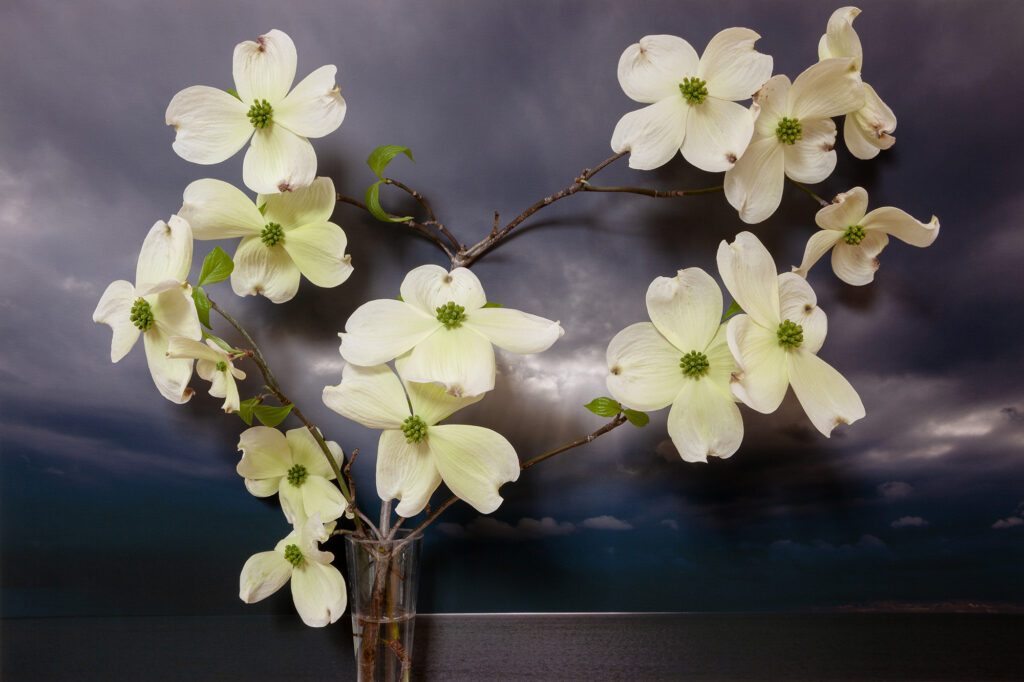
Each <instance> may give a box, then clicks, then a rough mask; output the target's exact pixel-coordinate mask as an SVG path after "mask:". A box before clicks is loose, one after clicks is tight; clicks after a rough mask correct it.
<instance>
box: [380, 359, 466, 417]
mask: <svg viewBox="0 0 1024 682" xmlns="http://www.w3.org/2000/svg"><path fill="white" fill-rule="evenodd" d="M408 358H409V356H404V357H402V358H399V359H398V360H397V361H396V362H395V365H396V367H397V369H398V374H399V375H400V376H401V375H402V374H403V372H404V371H405V363H406V362H407V361H408ZM405 389H406V390H407V391H408V392H409V403H410V404H411V405H412V412H413V414H415V415H417V416H419V418H420V419H422V420H423V422H424V423H425V424H426V425H427V426H433V425H434V424H436V423H438V422H439V421H444V420H445V419H447V418H448V417H450V416H451V415H452V414H454V413H455V412H456V411H458V410H461V409H462V408H463V407H466V406H467V405H472V404H473V403H476V402H479V401H480V400H482V399H483V397H484V394H483V393H481V394H479V395H471V396H455V395H451V394H450V393H448V392H447V391H446V390H445V389H444V386H441V385H439V384H422V383H417V382H415V381H408V382H406V384H405Z"/></svg>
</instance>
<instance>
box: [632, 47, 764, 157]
mask: <svg viewBox="0 0 1024 682" xmlns="http://www.w3.org/2000/svg"><path fill="white" fill-rule="evenodd" d="M760 37H761V36H759V35H758V34H756V33H754V32H753V31H751V30H750V29H747V28H727V29H725V30H724V31H720V32H719V33H718V34H716V35H715V36H714V37H713V38H712V39H711V41H710V42H709V43H708V46H707V48H705V50H704V54H703V55H702V56H701V57H700V58H699V59H698V57H697V52H696V51H695V50H694V49H693V48H692V47H691V46H690V44H689V43H688V42H686V41H685V40H683V39H682V38H677V37H676V36H669V35H653V36H645V37H644V38H641V40H640V42H639V43H634V44H633V45H630V46H629V47H627V48H626V51H625V52H623V53H622V56H621V57H620V58H619V85H621V86H622V89H623V91H624V92H625V93H626V94H627V95H628V96H629V97H630V98H631V99H633V100H635V101H637V102H642V103H644V104H648V105H649V106H646V107H644V108H643V109H639V110H637V111H633V112H630V113H628V114H626V115H625V116H623V117H622V118H621V119H620V120H619V122H618V124H617V125H616V126H615V131H614V132H613V133H612V149H613V150H614V151H616V152H624V151H627V150H628V151H629V152H630V155H629V166H630V168H639V169H642V170H650V169H652V168H657V167H658V166H661V165H664V164H665V163H668V161H670V160H671V159H672V157H673V156H675V154H676V152H680V153H682V155H683V158H685V159H686V160H687V161H688V162H690V163H691V164H693V165H694V166H696V167H697V168H700V169H702V170H705V171H709V172H718V171H724V170H728V169H729V168H732V166H733V164H734V163H735V162H736V159H738V158H740V156H742V154H743V151H744V150H745V149H746V148H747V143H748V142H750V137H751V135H752V134H753V132H754V118H755V116H756V110H755V111H754V112H752V111H751V110H749V109H747V108H746V107H744V106H742V105H740V104H737V103H736V102H738V101H740V100H745V99H749V98H750V97H751V96H752V95H753V94H754V93H755V92H756V91H757V90H758V88H760V87H761V86H762V85H764V83H765V81H767V80H768V78H769V76H771V74H772V58H771V57H769V56H768V55H765V54H761V53H760V52H757V51H755V50H754V43H755V42H756V41H757V39H758V38H760Z"/></svg>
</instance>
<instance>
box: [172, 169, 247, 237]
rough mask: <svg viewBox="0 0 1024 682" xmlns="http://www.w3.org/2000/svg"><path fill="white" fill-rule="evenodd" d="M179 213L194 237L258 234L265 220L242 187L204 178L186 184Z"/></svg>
mask: <svg viewBox="0 0 1024 682" xmlns="http://www.w3.org/2000/svg"><path fill="white" fill-rule="evenodd" d="M182 198H183V200H184V203H183V204H182V206H181V210H180V211H179V212H178V214H179V215H180V216H181V217H182V218H184V219H185V220H187V221H188V223H189V225H191V226H192V236H193V237H195V238H196V239H225V238H228V237H249V236H254V235H255V236H258V235H259V234H260V233H261V232H262V231H263V227H264V226H265V225H266V223H267V221H266V220H264V218H263V216H262V215H260V212H259V210H258V209H257V208H256V205H255V204H253V203H252V200H251V199H250V198H249V197H247V196H246V195H245V193H244V192H242V190H240V189H238V188H237V187H235V186H234V185H230V184H228V183H226V182H224V181H223V180H214V179H213V178H204V179H203V180H196V181H195V182H193V183H191V184H190V185H189V186H188V187H186V188H185V193H184V196H183V197H182Z"/></svg>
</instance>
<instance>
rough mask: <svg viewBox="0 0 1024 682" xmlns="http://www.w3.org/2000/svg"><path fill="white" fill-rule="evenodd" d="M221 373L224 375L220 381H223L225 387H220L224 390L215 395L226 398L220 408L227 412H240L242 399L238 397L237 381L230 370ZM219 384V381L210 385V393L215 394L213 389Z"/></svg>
mask: <svg viewBox="0 0 1024 682" xmlns="http://www.w3.org/2000/svg"><path fill="white" fill-rule="evenodd" d="M219 374H220V375H221V376H222V377H223V379H219V381H222V382H223V388H219V387H218V390H220V391H222V392H221V393H220V394H219V395H217V396H215V397H223V398H224V403H223V404H222V405H221V406H220V409H222V410H224V411H225V412H227V413H231V412H238V410H239V409H240V408H241V399H240V398H239V397H238V385H237V384H236V383H235V378H234V377H233V376H232V375H231V373H230V372H221V373H219ZM217 386H218V382H214V383H213V384H212V385H211V386H210V395H214V393H213V389H214V388H215V387H217Z"/></svg>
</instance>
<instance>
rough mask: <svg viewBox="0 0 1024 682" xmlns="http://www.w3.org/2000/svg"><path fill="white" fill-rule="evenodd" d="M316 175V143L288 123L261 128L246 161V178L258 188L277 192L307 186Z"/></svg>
mask: <svg viewBox="0 0 1024 682" xmlns="http://www.w3.org/2000/svg"><path fill="white" fill-rule="evenodd" d="M315 177H316V152H314V151H313V145H311V144H310V143H309V140H307V139H306V138H304V137H300V136H298V135H296V134H295V133H293V132H292V131H290V130H288V129H287V128H285V127H284V126H281V125H277V124H276V123H271V124H270V125H269V126H267V127H266V128H258V129H257V130H256V132H255V134H254V135H253V137H252V144H251V145H249V150H248V151H247V152H245V159H244V160H243V161H242V182H244V183H245V186H246V187H248V188H249V189H251V190H252V191H254V192H259V193H260V194H273V193H275V192H290V191H293V190H297V189H299V188H302V187H306V186H307V185H309V184H310V183H311V182H313V178H315Z"/></svg>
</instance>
